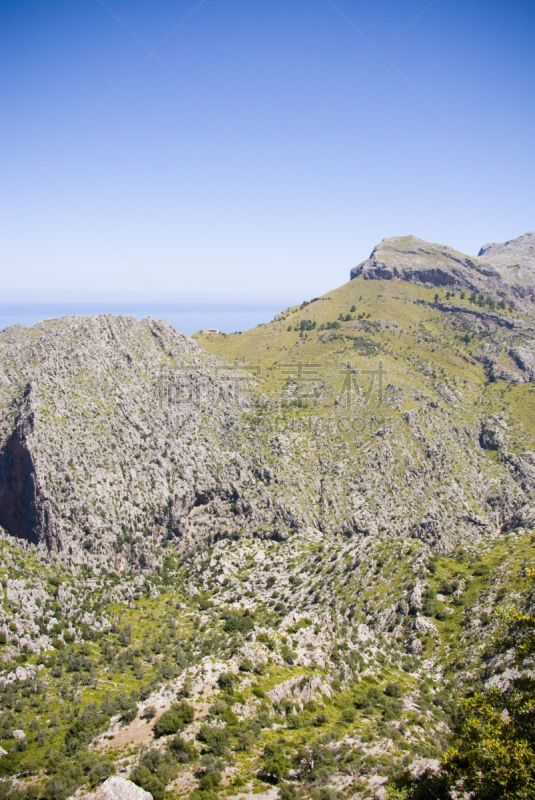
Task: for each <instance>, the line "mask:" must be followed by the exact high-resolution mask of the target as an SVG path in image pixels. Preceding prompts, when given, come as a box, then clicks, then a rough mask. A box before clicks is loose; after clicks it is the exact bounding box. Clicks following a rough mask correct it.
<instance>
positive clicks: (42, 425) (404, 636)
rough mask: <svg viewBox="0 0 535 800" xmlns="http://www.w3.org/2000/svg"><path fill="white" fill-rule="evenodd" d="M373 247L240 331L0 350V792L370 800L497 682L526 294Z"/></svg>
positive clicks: (454, 265)
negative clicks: (339, 273) (119, 785)
mask: <svg viewBox="0 0 535 800" xmlns="http://www.w3.org/2000/svg"><path fill="white" fill-rule="evenodd" d="M374 254H375V255H374ZM374 254H372V257H371V259H369V260H368V261H367V262H364V264H363V265H360V267H359V268H358V269H357V271H355V272H354V273H353V275H354V277H352V279H351V280H350V281H349V282H348V283H347V284H345V285H344V286H341V287H339V288H338V289H336V290H333V291H332V292H329V293H328V294H327V295H325V296H324V297H322V298H315V299H314V300H312V301H309V302H304V303H302V304H301V305H300V306H296V307H293V308H290V309H287V310H285V311H283V312H281V313H280V314H278V315H277V317H276V319H275V320H274V321H273V322H271V323H269V324H266V325H261V326H258V327H257V328H255V329H253V330H250V331H246V332H243V333H239V334H232V335H225V334H212V333H199V334H197V335H196V336H195V337H194V338H189V337H186V336H183V335H182V334H180V333H177V332H176V331H174V330H173V329H172V328H170V326H168V325H166V323H163V322H155V321H154V320H152V319H148V320H144V321H143V322H141V323H139V322H136V321H135V320H134V319H131V318H124V317H119V318H115V317H112V316H108V315H106V316H103V317H99V318H65V319H63V320H53V321H48V322H45V323H40V324H39V325H37V326H35V327H34V328H31V329H24V328H22V327H20V326H17V327H15V328H11V329H7V330H6V331H3V332H2V333H1V334H0V348H1V351H0V352H1V354H2V358H1V364H2V367H1V372H0V389H1V395H0V397H1V415H0V419H1V427H0V431H1V440H0V524H1V525H2V526H3V527H4V528H5V529H6V531H7V533H5V534H2V535H1V537H0V577H1V580H2V586H3V590H4V591H3V594H2V596H1V597H0V600H1V603H0V656H1V658H2V661H3V668H2V669H0V704H1V706H2V708H3V709H4V711H3V713H2V714H1V715H0V747H1V748H2V750H1V751H0V775H1V776H4V778H5V779H6V780H5V781H4V782H1V781H0V791H1V792H2V794H1V795H0V796H8V797H9V798H10V800H35V798H41V797H43V798H45V800H64V798H67V797H68V796H69V795H70V794H72V793H73V792H74V791H75V789H76V788H77V787H81V786H85V787H86V790H89V789H90V788H95V787H96V786H97V785H98V784H99V782H101V781H102V780H104V779H105V778H106V776H107V775H109V774H110V773H111V772H112V771H113V769H115V768H117V769H121V770H124V771H125V774H126V775H129V776H130V777H131V778H132V779H133V780H135V781H136V782H137V783H138V785H140V786H143V787H144V788H145V789H147V790H148V791H149V792H150V793H151V795H152V796H153V798H154V799H155V800H163V798H165V797H166V798H168V800H175V798H179V797H187V796H189V795H191V794H192V793H193V792H195V794H194V795H193V800H215V798H216V797H217V795H219V796H220V797H221V798H223V797H232V798H235V797H240V796H242V793H243V792H245V793H246V794H253V793H255V792H262V794H264V796H265V798H266V800H275V798H276V797H277V796H279V797H281V800H289V799H290V798H293V797H295V798H298V800H299V799H300V798H303V800H305V798H309V797H313V798H318V800H342V798H343V797H345V798H348V800H349V798H357V799H359V800H360V798H365V797H377V798H383V797H384V796H385V791H386V790H385V785H388V786H392V785H393V782H395V780H396V779H397V778H399V776H400V775H401V774H402V773H403V771H404V770H406V769H408V770H409V771H410V772H412V773H418V772H421V770H422V769H424V768H425V767H430V768H436V767H437V764H438V762H437V760H436V759H437V758H438V757H439V756H440V754H441V752H442V751H443V749H444V748H445V747H446V746H447V744H448V742H449V741H450V740H451V737H452V735H453V732H454V730H455V725H456V709H457V706H458V703H459V700H460V698H462V697H463V696H464V695H466V693H467V692H469V691H472V690H474V688H478V687H482V686H485V685H487V684H488V683H489V682H490V683H492V682H498V683H499V685H503V684H504V682H506V681H507V680H509V679H510V677H511V675H513V674H514V669H513V668H512V662H511V656H510V654H507V653H505V654H504V653H501V652H499V651H498V650H497V648H496V645H495V638H496V636H497V634H498V632H499V630H500V627H501V625H502V621H501V620H502V619H503V616H502V615H501V611H502V609H504V608H508V607H512V606H515V607H520V608H524V609H527V610H531V611H533V610H534V606H533V597H534V595H533V575H534V574H535V572H534V571H533V570H534V567H535V552H534V536H533V534H532V530H533V528H534V527H535V391H534V390H535V386H534V383H535V352H534V342H535V315H534V313H533V305H532V302H531V299H530V298H531V294H530V293H529V291H527V290H525V286H522V285H521V284H520V283H514V285H513V284H512V283H511V282H507V281H505V280H503V279H502V278H501V277H500V274H499V272H498V271H496V270H494V269H490V268H489V267H488V265H487V266H485V265H484V261H483V260H482V261H481V262H480V261H479V260H478V259H475V258H472V257H468V256H464V255H463V254H459V253H456V252H455V251H453V250H450V249H449V248H445V247H442V246H437V245H429V244H427V243H425V242H421V241H419V240H415V239H414V237H402V238H395V239H389V240H385V241H384V242H383V243H382V244H381V245H379V246H378V247H377V248H375V250H374ZM448 276H449V277H448ZM446 279H447V281H446ZM450 279H451V282H449V281H450ZM437 281H439V283H438V285H437ZM528 288H529V287H528ZM166 712H169V713H166ZM21 731H22V732H23V733H22V734H21V733H20V732H21ZM175 732H177V735H175ZM15 734H16V736H15ZM2 752H3V753H4V754H3V755H2ZM8 778H9V780H7V779H8ZM10 780H12V784H10V782H9V781H10ZM268 792H269V794H268Z"/></svg>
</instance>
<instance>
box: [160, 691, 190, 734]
mask: <svg viewBox="0 0 535 800" xmlns="http://www.w3.org/2000/svg"><path fill="white" fill-rule="evenodd" d="M194 718H195V712H194V710H193V707H192V706H190V704H189V703H188V702H187V701H186V700H181V701H180V702H179V703H174V704H173V705H172V706H171V708H170V709H169V710H168V711H164V713H163V714H162V716H161V717H160V718H159V719H158V720H157V721H156V723H155V725H154V733H155V734H156V736H168V735H169V734H171V733H177V732H178V731H181V730H183V729H184V728H185V726H186V725H189V723H190V722H193V720H194Z"/></svg>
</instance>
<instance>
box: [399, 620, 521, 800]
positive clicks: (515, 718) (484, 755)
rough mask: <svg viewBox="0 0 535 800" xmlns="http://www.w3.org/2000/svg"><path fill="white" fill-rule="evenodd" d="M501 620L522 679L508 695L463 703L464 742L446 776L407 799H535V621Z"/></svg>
mask: <svg viewBox="0 0 535 800" xmlns="http://www.w3.org/2000/svg"><path fill="white" fill-rule="evenodd" d="M502 616H503V617H504V618H505V620H506V622H507V626H508V627H507V632H506V635H505V637H504V638H503V639H502V641H501V643H500V648H499V649H501V650H502V651H505V650H511V649H512V651H513V653H514V657H515V663H516V666H517V667H518V668H519V670H520V675H519V676H518V677H514V678H513V679H512V680H511V681H510V682H509V684H508V685H507V686H506V688H504V689H500V688H498V687H496V686H494V685H493V686H490V687H489V688H488V689H487V691H485V692H483V693H475V694H474V695H473V696H472V697H470V698H468V699H467V700H466V701H465V702H464V704H463V720H462V724H461V727H460V732H459V736H458V738H457V741H456V742H455V744H454V746H453V747H451V748H450V749H449V750H448V751H447V752H446V754H445V756H444V758H443V762H442V772H441V773H440V774H439V775H438V776H432V775H424V776H423V777H422V778H421V779H420V780H419V781H417V782H416V783H415V784H412V785H410V786H409V788H408V790H407V797H408V798H424V797H425V798H427V797H428V796H429V797H431V796H432V795H433V796H434V797H437V798H444V799H446V798H447V799H448V800H449V798H451V797H452V796H453V794H452V792H453V791H454V790H455V788H456V787H458V786H462V787H463V789H464V791H466V792H469V793H470V797H472V798H473V800H498V798H499V799H500V800H528V799H530V798H533V797H534V796H535V678H533V677H532V675H531V674H530V673H529V672H526V668H528V667H531V664H532V659H533V657H534V656H535V616H532V615H527V614H522V613H520V612H517V611H514V612H513V611H512V612H508V613H505V614H503V615H502ZM427 792H431V794H427Z"/></svg>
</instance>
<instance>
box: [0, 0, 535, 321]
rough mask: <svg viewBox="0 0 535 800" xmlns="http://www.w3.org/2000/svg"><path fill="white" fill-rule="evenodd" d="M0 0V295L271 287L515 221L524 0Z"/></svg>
mask: <svg viewBox="0 0 535 800" xmlns="http://www.w3.org/2000/svg"><path fill="white" fill-rule="evenodd" d="M0 8H1V12H2V30H3V33H2V39H3V41H2V49H3V70H2V71H3V114H2V123H1V130H2V134H3V135H2V137H0V143H1V145H0V146H1V148H2V160H3V163H4V169H3V178H2V185H1V195H0V197H1V201H3V202H2V206H1V209H2V218H3V220H2V225H3V234H2V238H3V248H2V251H3V253H2V273H1V274H2V284H3V287H4V292H3V296H4V299H7V300H10V299H13V300H17V301H19V302H21V301H24V302H36V301H39V302H42V301H47V302H67V303H68V302H72V303H75V302H79V301H81V300H84V301H85V300H88V299H90V300H91V301H94V302H96V303H97V304H98V302H102V303H104V304H105V302H108V303H109V302H111V301H112V300H113V302H114V303H115V304H117V308H119V307H120V306H121V304H122V303H124V306H125V310H126V309H127V308H128V307H129V305H130V304H131V303H138V304H139V303H145V304H148V305H150V304H151V303H153V304H154V305H155V307H156V306H158V307H159V308H162V307H165V305H166V303H167V302H168V301H170V303H171V304H172V306H174V307H175V308H177V307H180V305H181V304H183V305H184V306H186V305H187V304H188V303H189V304H190V305H191V304H192V303H201V304H202V303H207V304H212V305H213V304H216V305H217V303H225V302H232V303H243V304H245V305H246V304H247V303H256V304H257V305H258V303H259V302H260V301H262V300H265V301H266V303H267V304H268V305H269V304H273V303H275V304H277V303H279V302H280V303H281V305H284V303H285V302H286V301H287V302H286V304H288V303H290V302H297V301H300V300H302V299H305V298H307V297H312V296H314V295H317V294H320V293H323V292H325V291H328V290H329V289H331V288H333V287H335V286H338V285H340V284H341V283H344V282H345V281H346V280H347V278H348V275H349V270H350V268H351V267H352V266H353V265H354V264H356V263H358V262H359V261H361V260H362V259H364V258H365V257H367V256H368V255H369V252H370V250H371V249H372V247H373V245H374V244H375V243H377V242H378V241H380V240H381V239H382V238H384V237H387V236H392V235H401V234H407V233H412V234H415V235H416V236H420V237H421V238H424V239H429V240H431V241H438V242H443V243H446V244H450V245H452V246H454V247H457V248H458V249H460V250H463V251H466V252H470V253H475V252H477V250H478V249H479V247H480V246H481V245H482V244H483V243H485V242H487V241H489V240H498V241H503V240H505V239H508V238H512V237H514V236H518V235H520V234H521V233H524V232H525V231H527V230H532V229H533V228H535V223H534V219H533V208H534V205H535V204H534V200H535V188H534V187H535V180H534V178H535V160H534V158H533V152H534V145H535V130H533V128H534V126H535V103H534V96H533V93H534V87H535V58H534V50H533V41H534V34H535V31H534V27H535V24H534V23H535V4H534V3H533V2H515V1H514V0H513V2H507V3H505V2H492V1H491V2H485V3H483V2H477V1H475V2H470V3H466V2H460V1H455V2H454V1H452V0H434V1H433V2H431V3H429V4H427V3H426V0H421V1H419V2H416V1H415V0H407V1H406V2H399V0H398V2H385V0H377V1H376V2H367V1H365V2H359V3H357V2H353V1H352V0H335V2H333V3H331V2H329V0H306V2H305V1H304V0H285V2H279V0H269V2H268V1H267V0H247V1H246V0H225V2H222V1H221V0H204V2H200V0H193V2H189V0H188V2H186V1H185V0H178V2H158V1H157V2H152V3H149V2H145V0H143V1H140V0H137V2H136V0H133V1H132V0H128V2H126V0H106V2H105V3H101V2H99V1H98V0H76V2H67V0H63V1H59V0H45V1H42V2H41V1H39V2H35V0H33V1H32V2H26V0H17V2H11V1H6V0H4V2H2V3H1V5H0ZM155 48H156V49H155ZM36 166H38V167H39V170H38V171H34V167H36ZM151 283H154V285H153V286H151V285H150V284H151ZM268 301H269V302H268ZM169 308H171V306H169ZM160 315H161V314H160ZM184 328H185V329H186V328H187V326H184ZM188 332H189V331H188Z"/></svg>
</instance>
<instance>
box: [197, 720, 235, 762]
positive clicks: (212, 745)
mask: <svg viewBox="0 0 535 800" xmlns="http://www.w3.org/2000/svg"><path fill="white" fill-rule="evenodd" d="M199 740H200V741H201V742H203V744H204V745H205V746H206V750H207V751H208V753H211V754H212V755H214V756H224V755H225V754H226V753H227V751H228V749H229V748H230V737H229V735H228V732H227V730H226V729H225V728H215V727H211V726H210V725H206V724H204V725H201V729H200V731H199Z"/></svg>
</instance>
